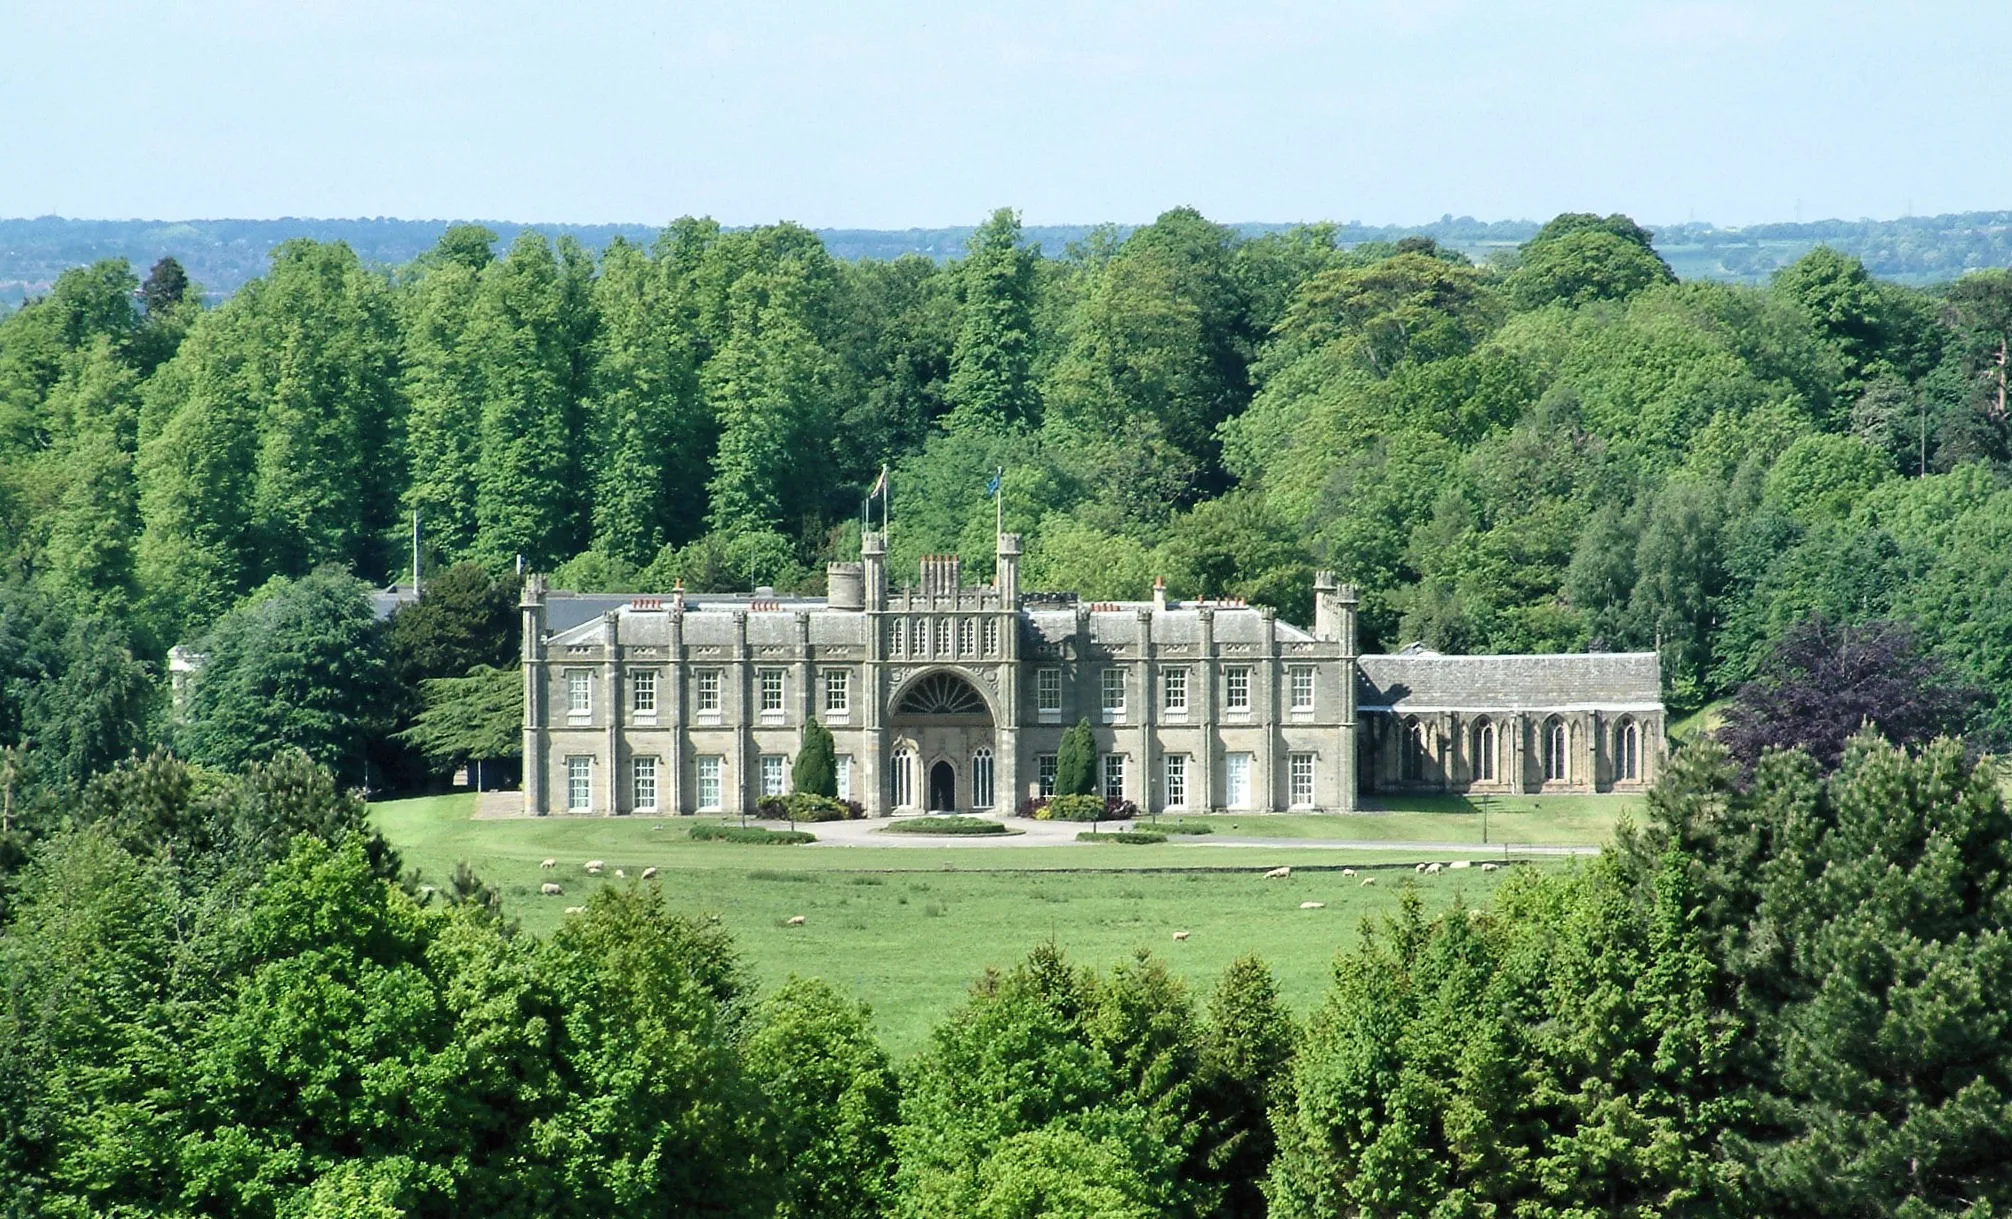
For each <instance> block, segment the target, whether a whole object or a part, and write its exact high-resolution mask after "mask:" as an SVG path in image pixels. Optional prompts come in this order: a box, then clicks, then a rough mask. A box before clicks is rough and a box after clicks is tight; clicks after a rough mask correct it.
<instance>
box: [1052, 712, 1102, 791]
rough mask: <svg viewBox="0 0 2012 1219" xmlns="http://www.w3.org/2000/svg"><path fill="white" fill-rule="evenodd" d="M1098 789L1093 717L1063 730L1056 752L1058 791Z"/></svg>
mask: <svg viewBox="0 0 2012 1219" xmlns="http://www.w3.org/2000/svg"><path fill="white" fill-rule="evenodd" d="M1096 789H1097V738H1096V736H1095V734H1094V733H1092V732H1091V731H1090V721H1089V720H1087V719H1083V720H1078V721H1076V723H1075V724H1074V725H1072V726H1071V727H1070V728H1069V729H1068V731H1066V732H1064V733H1063V734H1062V744H1061V747H1060V749H1058V750H1057V751H1056V754H1055V794H1056V795H1058V796H1086V795H1089V794H1090V793H1092V792H1094V791H1096Z"/></svg>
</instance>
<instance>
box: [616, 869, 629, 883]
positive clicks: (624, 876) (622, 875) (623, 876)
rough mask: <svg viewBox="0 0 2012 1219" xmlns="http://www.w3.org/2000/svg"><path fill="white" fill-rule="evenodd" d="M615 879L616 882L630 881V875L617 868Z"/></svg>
mask: <svg viewBox="0 0 2012 1219" xmlns="http://www.w3.org/2000/svg"><path fill="white" fill-rule="evenodd" d="M615 879H616V880H627V879H629V874H628V873H627V872H624V871H622V870H621V869H620V868H616V869H615Z"/></svg>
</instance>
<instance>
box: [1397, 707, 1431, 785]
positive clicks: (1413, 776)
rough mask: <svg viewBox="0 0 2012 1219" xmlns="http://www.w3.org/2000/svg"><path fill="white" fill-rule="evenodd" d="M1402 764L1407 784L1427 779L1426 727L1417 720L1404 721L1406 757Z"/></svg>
mask: <svg viewBox="0 0 2012 1219" xmlns="http://www.w3.org/2000/svg"><path fill="white" fill-rule="evenodd" d="M1401 763H1402V771H1403V775H1404V781H1405V782H1407V783H1416V782H1418V781H1419V780H1420V779H1423V778H1424V777H1425V725H1423V724H1421V723H1419V722H1418V721H1417V720H1406V721H1404V756H1403V758H1402V759H1401Z"/></svg>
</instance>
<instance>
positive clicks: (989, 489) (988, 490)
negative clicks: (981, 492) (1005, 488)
mask: <svg viewBox="0 0 2012 1219" xmlns="http://www.w3.org/2000/svg"><path fill="white" fill-rule="evenodd" d="M1005 479H1006V467H1004V466H1001V467H999V472H998V473H996V474H994V475H993V476H992V481H990V482H988V483H986V484H985V494H987V495H997V494H999V484H1000V483H1002V482H1004V481H1005Z"/></svg>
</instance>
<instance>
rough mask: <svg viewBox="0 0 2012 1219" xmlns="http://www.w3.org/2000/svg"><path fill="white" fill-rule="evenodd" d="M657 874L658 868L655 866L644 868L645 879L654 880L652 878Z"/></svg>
mask: <svg viewBox="0 0 2012 1219" xmlns="http://www.w3.org/2000/svg"><path fill="white" fill-rule="evenodd" d="M656 875H657V870H656V869H655V868H644V869H643V879H644V880H652V879H654V878H655V877H656Z"/></svg>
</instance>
